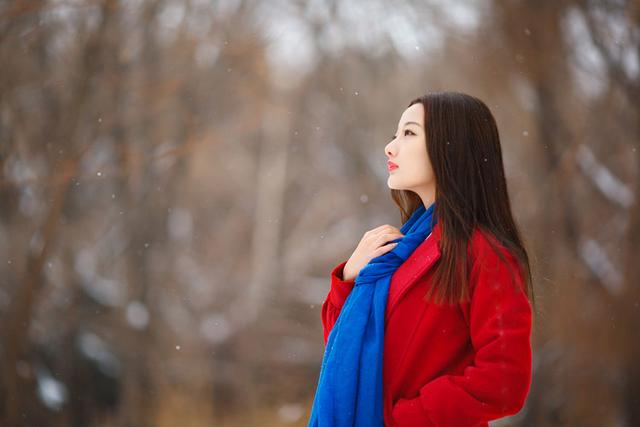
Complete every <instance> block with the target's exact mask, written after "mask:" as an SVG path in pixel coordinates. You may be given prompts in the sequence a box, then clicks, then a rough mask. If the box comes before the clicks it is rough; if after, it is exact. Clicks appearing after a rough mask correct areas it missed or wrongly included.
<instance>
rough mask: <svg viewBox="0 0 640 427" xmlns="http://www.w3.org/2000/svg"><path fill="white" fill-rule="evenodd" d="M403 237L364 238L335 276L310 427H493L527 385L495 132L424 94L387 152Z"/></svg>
mask: <svg viewBox="0 0 640 427" xmlns="http://www.w3.org/2000/svg"><path fill="white" fill-rule="evenodd" d="M385 154H386V156H387V157H388V166H389V168H388V169H389V178H388V181H387V183H388V186H389V188H390V189H391V197H392V198H393V200H394V201H395V203H396V204H397V205H398V207H399V208H400V214H401V220H402V222H403V225H402V228H401V229H397V228H395V227H393V226H391V225H382V226H380V227H377V228H374V229H372V230H369V231H367V232H366V233H365V234H364V236H363V237H362V239H361V241H360V243H359V244H358V245H357V247H356V249H355V251H354V252H353V254H352V255H351V256H350V257H349V259H348V260H346V261H343V262H341V263H340V264H338V265H337V266H336V267H335V268H334V269H333V271H332V272H331V287H330V290H329V293H328V295H327V298H326V299H325V301H324V303H323V305H322V324H323V327H324V340H325V354H324V358H323V362H322V367H321V371H320V377H319V380H318V389H317V391H316V396H315V400H314V403H313V407H312V412H311V418H310V421H309V425H310V426H383V425H384V426H387V427H410V426H438V427H444V426H451V427H464V426H469V427H471V426H488V421H490V420H494V419H497V418H501V417H504V416H507V415H512V414H515V413H517V412H519V411H520V409H521V408H522V407H523V405H524V402H525V400H526V397H527V395H528V393H529V388H530V385H531V358H532V349H531V342H530V337H531V329H532V313H533V311H534V310H533V309H532V307H535V302H534V295H533V289H532V280H531V272H530V268H529V260H528V255H527V252H526V250H525V247H524V245H523V243H522V239H521V237H520V233H519V231H518V227H517V226H516V224H515V222H514V220H513V215H512V213H511V207H510V202H509V196H508V191H507V183H506V181H505V174H504V168H503V162H502V152H501V148H500V140H499V136H498V129H497V126H496V122H495V120H494V118H493V116H492V114H491V112H490V110H489V108H488V107H487V106H486V105H485V104H484V103H483V102H482V101H480V100H479V99H477V98H475V97H472V96H469V95H467V94H463V93H459V92H438V93H428V94H426V95H424V96H421V97H419V98H416V99H414V100H413V101H411V102H410V103H409V106H408V108H407V109H406V110H405V111H404V112H403V113H402V116H401V117H400V121H399V123H398V129H397V132H396V134H395V135H393V139H392V140H391V141H390V142H389V143H388V144H387V145H386V147H385Z"/></svg>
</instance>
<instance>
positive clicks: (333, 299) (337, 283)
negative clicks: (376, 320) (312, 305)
mask: <svg viewBox="0 0 640 427" xmlns="http://www.w3.org/2000/svg"><path fill="white" fill-rule="evenodd" d="M347 261H348V260H345V261H343V262H341V263H340V264H338V265H337V266H336V267H334V269H333V270H332V271H331V287H330V288H329V293H328V294H327V297H326V299H325V300H324V302H323V303H322V311H321V314H322V328H323V329H324V343H325V345H326V344H327V340H328V339H329V333H330V332H331V329H332V328H333V325H335V323H336V320H338V316H339V315H340V310H341V309H342V306H343V305H344V302H345V301H346V300H347V297H348V296H349V294H350V293H351V290H352V289H353V286H354V284H355V279H354V280H343V279H342V277H343V276H342V273H343V269H344V266H345V264H346V263H347Z"/></svg>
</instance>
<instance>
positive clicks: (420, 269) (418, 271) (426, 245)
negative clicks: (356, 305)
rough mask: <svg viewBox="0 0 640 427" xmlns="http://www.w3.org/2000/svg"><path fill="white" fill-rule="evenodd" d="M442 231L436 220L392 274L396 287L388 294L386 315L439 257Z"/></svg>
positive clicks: (389, 313) (389, 315)
mask: <svg viewBox="0 0 640 427" xmlns="http://www.w3.org/2000/svg"><path fill="white" fill-rule="evenodd" d="M441 234H442V231H441V229H440V221H438V222H436V224H435V225H434V226H433V229H432V230H431V234H430V235H429V236H428V237H427V238H426V239H425V240H424V242H422V243H420V244H419V245H418V246H417V247H416V249H415V250H414V251H413V253H412V254H411V255H410V256H409V258H407V259H406V260H405V261H404V262H403V263H402V264H401V265H400V267H398V269H397V270H396V272H395V273H394V274H393V278H392V279H393V280H394V281H397V283H398V288H397V290H396V291H394V292H393V293H390V294H389V299H388V302H387V306H388V307H387V313H388V317H389V318H390V317H391V314H392V312H393V309H395V308H396V306H397V305H398V302H399V301H400V300H401V299H402V297H403V296H404V295H405V294H406V293H407V292H408V291H409V289H411V287H412V286H413V285H414V284H415V283H416V282H417V281H418V279H419V278H420V277H422V276H424V274H425V273H426V272H427V271H428V270H429V268H431V266H433V264H434V263H435V262H436V261H437V260H438V258H440V248H439V246H438V243H439V242H440V238H441Z"/></svg>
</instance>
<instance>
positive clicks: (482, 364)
mask: <svg viewBox="0 0 640 427" xmlns="http://www.w3.org/2000/svg"><path fill="white" fill-rule="evenodd" d="M440 235H441V231H440V223H436V225H435V226H434V228H433V231H432V233H431V235H430V236H429V237H428V238H427V239H426V240H425V241H424V242H423V243H421V244H420V245H419V246H418V247H417V248H416V250H415V251H414V252H413V253H412V254H411V256H410V257H409V258H408V259H407V260H406V261H405V262H404V263H402V265H401V266H400V267H398V269H397V270H396V272H395V273H394V274H393V276H392V278H391V284H390V288H389V298H388V300H387V308H386V316H385V336H384V354H383V390H384V424H385V427H413V426H437V427H449V426H451V427H467V426H469V427H471V426H474V427H477V426H488V421H490V420H494V419H497V418H501V417H505V416H508V415H513V414H516V413H517V412H519V411H520V409H521V408H522V407H523V405H524V402H525V399H526V397H527V394H528V393H529V387H530V385H531V355H532V351H531V341H530V337H531V314H532V310H531V305H530V303H529V300H528V299H527V296H526V295H525V293H524V289H523V281H522V275H521V270H519V269H518V266H517V262H516V259H515V258H514V257H513V256H511V254H510V253H509V252H507V250H506V249H505V248H504V247H503V246H502V245H500V244H499V243H497V240H495V239H493V241H494V242H496V243H497V244H498V246H499V247H500V248H501V250H502V253H503V254H504V255H505V257H506V258H507V260H508V262H509V263H510V264H511V267H512V268H513V270H514V274H516V275H517V276H516V277H517V280H518V281H517V283H518V285H519V288H514V287H513V286H511V283H512V282H511V281H510V276H509V268H508V267H507V265H506V264H504V263H501V262H500V258H498V255H497V254H496V253H495V252H494V251H493V250H492V249H491V246H490V244H489V242H488V240H487V237H486V236H485V235H484V234H483V233H481V232H480V231H479V230H478V229H476V231H475V232H474V233H473V234H472V237H471V239H470V243H471V244H470V245H469V246H468V248H469V252H468V253H469V256H471V257H472V259H473V268H472V270H471V273H470V287H471V288H470V289H471V295H472V297H471V301H469V302H466V303H462V304H456V305H453V306H447V305H436V304H433V303H428V302H426V301H424V300H423V299H422V297H423V295H424V294H425V292H426V290H427V288H428V287H429V286H430V284H431V276H430V275H429V276H427V275H426V273H427V272H428V271H429V268H430V267H432V266H433V264H434V263H435V261H436V260H437V259H438V257H439V256H440V250H439V248H438V245H437V242H438V241H439V240H440ZM345 264H346V261H343V262H341V263H340V264H338V265H337V266H336V267H335V268H334V269H333V271H332V272H331V288H330V290H329V293H328V295H327V298H326V299H325V301H324V303H323V304H322V310H321V313H322V325H323V328H324V342H325V345H326V343H327V338H328V336H329V332H330V331H331V328H333V325H334V324H335V322H336V320H337V318H338V315H339V313H340V309H341V308H342V306H343V304H344V302H345V300H346V298H347V296H348V295H349V293H350V292H351V289H352V288H353V285H354V281H353V280H349V281H344V280H342V269H343V267H344V265H345Z"/></svg>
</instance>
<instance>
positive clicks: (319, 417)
mask: <svg viewBox="0 0 640 427" xmlns="http://www.w3.org/2000/svg"><path fill="white" fill-rule="evenodd" d="M434 209H435V202H434V203H432V204H431V206H429V208H428V209H426V208H425V207H424V205H420V207H419V208H418V209H416V210H415V211H414V212H413V214H412V215H411V217H410V218H409V219H408V220H407V222H405V223H404V224H403V225H402V228H400V232H401V233H402V234H403V235H404V236H403V237H399V238H397V239H394V240H393V241H392V242H396V241H398V242H399V243H398V245H397V246H396V247H395V248H393V249H392V250H390V251H389V252H386V253H384V254H382V255H380V256H378V257H376V258H373V259H372V260H370V261H369V263H368V264H367V265H366V266H364V268H362V270H360V272H359V273H358V275H357V276H356V280H355V285H354V287H353V289H352V290H351V293H349V296H348V297H347V300H346V301H345V303H344V305H343V307H342V310H341V311H340V315H339V316H338V319H337V320H336V323H335V325H334V326H333V329H332V330H331V332H330V333H329V337H328V339H327V345H326V347H325V352H324V357H323V359H322V366H321V368H320V377H319V380H318V388H317V390H316V395H315V399H314V401H313V406H312V408H311V418H310V419H309V427H347V426H348V427H361V426H362V427H364V426H366V427H371V426H374V427H383V424H384V420H383V410H382V404H383V400H382V353H383V349H384V347H383V344H384V320H385V319H384V317H385V310H386V306H387V297H388V295H389V284H390V283H391V276H392V275H393V273H394V272H395V271H396V269H397V268H398V267H399V266H400V265H401V264H402V263H403V262H404V261H405V260H406V259H407V258H409V256H410V255H411V254H412V253H413V251H414V250H415V249H416V248H417V247H418V245H420V244H421V243H422V242H423V241H424V240H425V239H426V238H427V237H428V236H429V234H430V233H431V230H432V229H433V225H434V224H435V222H436V220H435V219H434V220H432V217H433V212H434ZM389 243H391V242H389Z"/></svg>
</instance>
